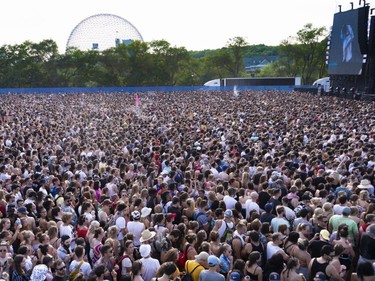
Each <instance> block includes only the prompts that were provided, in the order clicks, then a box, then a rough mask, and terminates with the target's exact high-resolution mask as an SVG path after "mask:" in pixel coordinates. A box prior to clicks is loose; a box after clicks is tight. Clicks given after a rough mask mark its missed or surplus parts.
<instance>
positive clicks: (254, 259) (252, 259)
mask: <svg viewBox="0 0 375 281" xmlns="http://www.w3.org/2000/svg"><path fill="white" fill-rule="evenodd" d="M259 258H260V253H259V252H258V251H254V252H251V253H250V255H249V261H248V263H249V264H248V266H252V265H253V264H255V263H256V262H257V260H258V259H259Z"/></svg>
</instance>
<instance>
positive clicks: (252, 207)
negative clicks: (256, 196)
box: [245, 199, 260, 219]
mask: <svg viewBox="0 0 375 281" xmlns="http://www.w3.org/2000/svg"><path fill="white" fill-rule="evenodd" d="M245 208H246V219H248V218H249V217H250V212H251V211H252V210H255V211H256V212H257V213H258V214H259V210H260V208H259V205H258V204H257V203H256V202H253V201H252V200H251V199H247V200H246V202H245Z"/></svg>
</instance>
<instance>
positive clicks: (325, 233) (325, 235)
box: [320, 229, 331, 241]
mask: <svg viewBox="0 0 375 281" xmlns="http://www.w3.org/2000/svg"><path fill="white" fill-rule="evenodd" d="M330 235H331V234H330V233H329V231H328V230H326V229H322V230H321V231H320V236H322V238H323V239H324V240H326V241H328V240H329V237H330Z"/></svg>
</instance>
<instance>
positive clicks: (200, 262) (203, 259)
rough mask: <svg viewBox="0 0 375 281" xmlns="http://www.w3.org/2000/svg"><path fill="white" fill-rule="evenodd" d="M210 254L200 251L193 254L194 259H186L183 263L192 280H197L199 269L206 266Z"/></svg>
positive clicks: (203, 268) (201, 269)
mask: <svg viewBox="0 0 375 281" xmlns="http://www.w3.org/2000/svg"><path fill="white" fill-rule="evenodd" d="M209 256H210V255H209V254H208V253H207V252H205V251H202V252H200V253H199V255H196V256H195V259H194V260H187V261H186V263H185V271H186V273H189V274H190V275H191V279H192V281H198V280H199V275H200V273H201V271H203V270H205V269H206V268H208V257H209Z"/></svg>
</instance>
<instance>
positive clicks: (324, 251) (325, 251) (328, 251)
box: [320, 245, 333, 256]
mask: <svg viewBox="0 0 375 281" xmlns="http://www.w3.org/2000/svg"><path fill="white" fill-rule="evenodd" d="M332 252H333V248H332V246H331V245H324V246H323V247H322V249H321V250H320V255H321V256H323V255H330V254H331V253H332Z"/></svg>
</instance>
